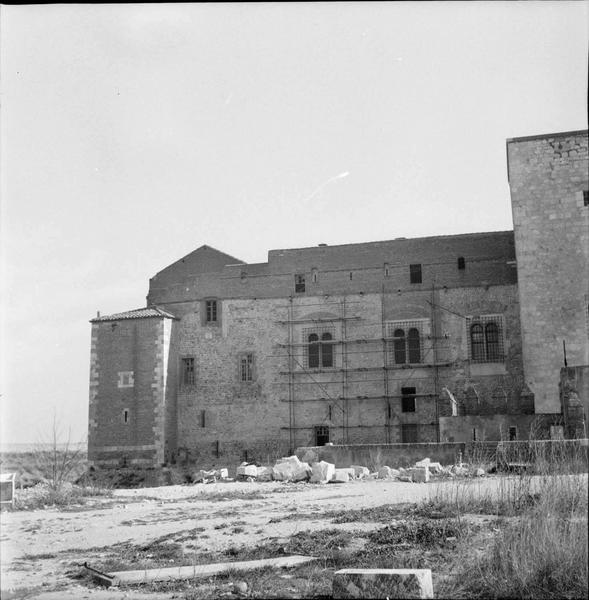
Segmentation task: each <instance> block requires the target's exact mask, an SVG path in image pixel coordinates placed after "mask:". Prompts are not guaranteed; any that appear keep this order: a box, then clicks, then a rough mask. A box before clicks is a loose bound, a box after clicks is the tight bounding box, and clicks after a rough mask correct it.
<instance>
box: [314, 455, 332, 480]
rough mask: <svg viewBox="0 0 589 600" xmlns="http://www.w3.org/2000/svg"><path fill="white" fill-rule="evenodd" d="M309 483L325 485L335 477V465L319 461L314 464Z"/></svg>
mask: <svg viewBox="0 0 589 600" xmlns="http://www.w3.org/2000/svg"><path fill="white" fill-rule="evenodd" d="M311 469H312V474H311V479H310V482H311V483H327V482H328V481H330V480H331V479H332V478H333V476H334V475H335V465H333V464H331V463H328V462H325V461H323V460H322V461H321V462H318V463H315V464H314V465H313V466H312V467H311Z"/></svg>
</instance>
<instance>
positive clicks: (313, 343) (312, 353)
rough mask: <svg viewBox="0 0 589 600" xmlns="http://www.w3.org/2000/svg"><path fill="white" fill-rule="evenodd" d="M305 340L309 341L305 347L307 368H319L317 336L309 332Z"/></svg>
mask: <svg viewBox="0 0 589 600" xmlns="http://www.w3.org/2000/svg"><path fill="white" fill-rule="evenodd" d="M307 340H308V342H309V346H308V349H307V351H308V358H309V369H317V368H319V336H318V335H317V334H316V333H311V334H310V335H309V337H308V338H307Z"/></svg>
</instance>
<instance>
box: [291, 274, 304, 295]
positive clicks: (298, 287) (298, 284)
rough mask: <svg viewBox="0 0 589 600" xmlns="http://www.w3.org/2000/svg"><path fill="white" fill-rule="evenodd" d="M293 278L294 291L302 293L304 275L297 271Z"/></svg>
mask: <svg viewBox="0 0 589 600" xmlns="http://www.w3.org/2000/svg"><path fill="white" fill-rule="evenodd" d="M294 278H295V293H297V294H302V293H303V292H304V291H305V276H304V275H303V274H302V273H298V274H297V275H295V276H294Z"/></svg>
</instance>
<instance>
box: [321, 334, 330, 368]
mask: <svg viewBox="0 0 589 600" xmlns="http://www.w3.org/2000/svg"><path fill="white" fill-rule="evenodd" d="M321 341H322V342H323V343H322V344H321V366H322V367H333V345H332V343H331V341H332V336H331V333H324V334H323V335H322V336H321Z"/></svg>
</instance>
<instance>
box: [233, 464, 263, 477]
mask: <svg viewBox="0 0 589 600" xmlns="http://www.w3.org/2000/svg"><path fill="white" fill-rule="evenodd" d="M237 475H238V477H239V476H241V477H257V476H258V467H256V465H240V466H239V467H237Z"/></svg>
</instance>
